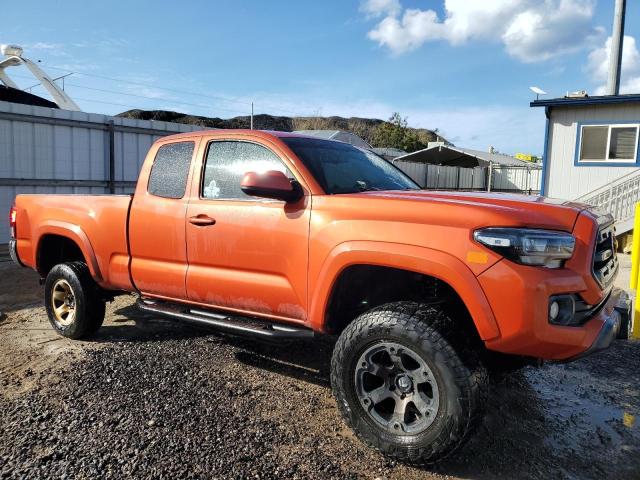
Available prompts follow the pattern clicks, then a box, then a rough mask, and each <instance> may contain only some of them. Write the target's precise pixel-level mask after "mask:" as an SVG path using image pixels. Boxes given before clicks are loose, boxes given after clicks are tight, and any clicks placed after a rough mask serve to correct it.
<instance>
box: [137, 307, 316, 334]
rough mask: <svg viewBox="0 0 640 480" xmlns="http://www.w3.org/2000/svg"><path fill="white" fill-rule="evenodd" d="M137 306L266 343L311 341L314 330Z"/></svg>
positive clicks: (185, 309) (192, 310) (199, 311)
mask: <svg viewBox="0 0 640 480" xmlns="http://www.w3.org/2000/svg"><path fill="white" fill-rule="evenodd" d="M137 305H138V308H140V309H141V310H143V311H145V312H150V313H155V314H157V315H162V316H164V317H169V318H174V319H177V320H183V321H186V322H193V323H197V324H199V325H203V326H207V327H212V328H214V329H216V330H220V331H222V332H226V333H233V334H236V335H248V336H253V337H259V338H264V339H267V340H302V339H311V338H313V336H314V332H313V330H310V329H308V328H301V327H293V326H289V325H284V324H276V323H272V322H267V321H264V320H258V319H255V318H250V317H241V316H237V315H229V314H227V313H218V312H213V311H207V310H203V309H197V308H191V307H190V306H188V305H179V304H173V303H166V302H156V301H154V300H149V299H138V302H137Z"/></svg>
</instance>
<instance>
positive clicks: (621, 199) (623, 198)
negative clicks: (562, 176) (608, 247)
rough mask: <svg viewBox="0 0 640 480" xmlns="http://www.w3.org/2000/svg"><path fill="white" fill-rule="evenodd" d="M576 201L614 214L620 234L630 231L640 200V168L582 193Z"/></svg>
mask: <svg viewBox="0 0 640 480" xmlns="http://www.w3.org/2000/svg"><path fill="white" fill-rule="evenodd" d="M576 201H578V202H582V203H587V204H589V205H594V206H596V207H599V208H600V209H602V210H604V211H605V212H609V213H610V214H611V215H613V218H615V220H616V229H617V233H618V234H620V233H624V232H626V231H629V230H631V228H633V221H632V220H633V215H634V209H635V205H636V203H638V202H639V201H640V169H638V170H634V171H633V172H631V173H628V174H627V175H624V176H622V177H620V178H617V179H615V180H614V181H612V182H610V183H608V184H606V185H604V186H602V187H600V188H598V189H596V190H593V191H591V192H589V193H587V194H585V195H582V196H581V197H578V198H576Z"/></svg>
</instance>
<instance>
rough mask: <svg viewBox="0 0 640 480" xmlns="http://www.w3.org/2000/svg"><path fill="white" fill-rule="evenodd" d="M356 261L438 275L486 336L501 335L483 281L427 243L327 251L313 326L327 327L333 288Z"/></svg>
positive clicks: (351, 245)
mask: <svg viewBox="0 0 640 480" xmlns="http://www.w3.org/2000/svg"><path fill="white" fill-rule="evenodd" d="M352 265H377V266H383V267H391V268H398V269H402V270H409V271H412V272H416V273H421V274H424V275H430V276H432V277H435V278H438V279H439V280H442V281H443V282H446V283H447V284H448V285H449V286H451V288H453V289H454V290H455V292H456V293H457V294H458V295H459V296H460V298H461V299H462V301H463V302H464V304H465V306H466V307H467V309H468V310H469V313H470V314H471V318H472V319H473V322H474V324H475V326H476V329H477V330H478V334H479V335H480V338H481V339H482V340H485V341H486V340H490V339H493V338H497V337H499V336H500V329H499V328H498V324H497V322H496V319H495V316H494V314H493V311H492V310H491V306H490V305H489V302H488V300H487V297H486V295H485V294H484V291H483V290H482V287H481V286H480V282H478V279H477V278H476V276H475V275H474V274H473V272H472V271H471V270H470V269H469V268H468V267H467V266H466V265H465V264H464V263H463V262H462V261H460V260H459V259H458V258H457V257H454V256H453V255H450V254H448V253H446V252H442V251H440V250H434V249H431V248H426V247H419V246H414V245H406V244H399V243H389V242H376V241H352V242H344V243H341V244H339V245H337V246H336V247H334V248H333V250H331V252H330V253H329V255H327V258H326V259H325V261H324V263H323V265H322V268H321V269H320V273H319V275H318V277H317V278H318V280H317V283H316V284H315V288H314V289H313V292H314V294H313V298H312V299H311V304H310V305H311V308H310V314H311V315H310V324H311V326H312V328H314V329H316V330H320V331H324V330H325V316H326V309H327V306H328V303H329V298H330V295H331V292H332V290H333V288H334V286H335V283H336V281H337V279H338V278H339V277H340V274H341V273H342V272H343V270H345V269H346V268H347V267H349V266H352Z"/></svg>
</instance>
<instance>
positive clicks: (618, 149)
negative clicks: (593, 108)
mask: <svg viewBox="0 0 640 480" xmlns="http://www.w3.org/2000/svg"><path fill="white" fill-rule="evenodd" d="M639 127H640V125H639V124H612V125H582V127H581V131H580V150H579V152H580V156H579V157H578V158H579V160H580V162H623V163H628V162H635V161H636V155H637V152H638V130H639Z"/></svg>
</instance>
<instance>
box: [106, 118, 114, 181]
mask: <svg viewBox="0 0 640 480" xmlns="http://www.w3.org/2000/svg"><path fill="white" fill-rule="evenodd" d="M107 131H108V133H109V178H108V179H107V184H108V185H109V193H116V183H115V180H116V178H115V177H116V129H115V124H114V123H113V120H109V123H107Z"/></svg>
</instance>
